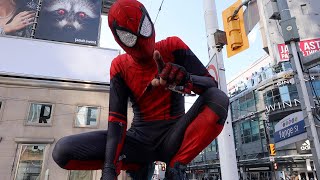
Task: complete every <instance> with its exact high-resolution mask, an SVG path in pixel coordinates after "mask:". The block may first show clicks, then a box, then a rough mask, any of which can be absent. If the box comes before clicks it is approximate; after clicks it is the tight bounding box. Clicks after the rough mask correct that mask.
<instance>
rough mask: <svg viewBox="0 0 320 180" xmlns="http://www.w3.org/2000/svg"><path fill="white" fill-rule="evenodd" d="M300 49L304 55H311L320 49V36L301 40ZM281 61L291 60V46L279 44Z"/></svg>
mask: <svg viewBox="0 0 320 180" xmlns="http://www.w3.org/2000/svg"><path fill="white" fill-rule="evenodd" d="M299 47H300V50H301V52H302V54H303V56H309V55H310V54H313V53H315V52H317V51H320V38H318V39H311V40H306V41H300V42H299ZM278 51H279V56H280V62H282V61H288V60H289V48H288V46H287V45H285V44H278Z"/></svg>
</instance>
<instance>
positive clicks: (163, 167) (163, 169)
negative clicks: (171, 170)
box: [161, 162, 166, 171]
mask: <svg viewBox="0 0 320 180" xmlns="http://www.w3.org/2000/svg"><path fill="white" fill-rule="evenodd" d="M161 170H162V171H166V164H165V163H163V162H162V163H161Z"/></svg>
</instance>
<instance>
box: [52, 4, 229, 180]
mask: <svg viewBox="0 0 320 180" xmlns="http://www.w3.org/2000/svg"><path fill="white" fill-rule="evenodd" d="M108 22H109V27H110V28H111V31H112V33H113V35H114V37H115V40H116V41H117V42H118V44H119V45H120V46H121V47H122V48H123V49H124V50H125V51H126V54H123V55H119V56H118V57H116V58H115V59H114V60H113V61H112V65H111V69H110V75H111V82H110V102H109V119H108V131H106V130H102V131H93V132H88V133H83V134H78V135H72V136H68V137H64V138H62V139H60V140H59V141H58V142H57V144H56V146H55V148H54V151H53V159H54V160H55V161H56V162H57V164H58V165H59V166H60V167H62V168H64V169H74V170H95V169H102V179H103V180H112V179H115V178H116V176H117V174H118V173H119V171H120V170H121V169H126V170H134V171H137V172H139V169H140V170H141V169H143V167H145V166H146V165H148V164H150V163H152V162H153V161H163V162H166V163H167V164H168V165H169V166H168V168H167V172H166V178H167V179H183V178H185V177H183V176H184V175H183V174H182V173H181V169H183V167H184V165H186V164H187V163H189V162H190V161H191V160H192V159H193V158H194V157H196V156H197V155H198V154H199V153H200V152H201V151H202V150H203V149H204V148H205V147H206V146H207V145H208V144H209V143H210V142H212V140H213V139H215V138H216V137H217V136H218V134H219V133H220V132H221V131H222V129H223V125H224V122H225V119H226V117H227V111H228V104H229V100H228V97H227V96H226V94H225V93H223V92H222V91H221V90H219V89H218V88H217V82H216V81H215V80H214V78H213V77H211V76H210V74H209V73H208V71H207V70H206V68H205V67H204V66H203V65H202V63H201V62H200V61H199V59H198V58H197V57H196V56H195V55H194V54H193V53H192V51H191V50H190V49H189V47H188V46H187V45H186V44H185V43H184V42H183V41H182V40H181V39H179V38H178V37H169V38H167V39H165V40H162V41H159V42H157V43H155V30H154V26H153V24H152V22H151V19H150V17H149V15H148V13H147V11H146V9H145V8H144V6H143V5H142V4H141V3H139V2H138V1H136V0H118V1H116V2H115V3H114V4H113V5H112V7H111V8H110V11H109V15H108ZM191 91H193V92H195V93H197V94H199V98H198V99H197V101H196V102H195V103H194V104H193V106H192V107H191V109H190V110H189V111H188V112H187V113H186V114H185V109H184V97H183V96H182V95H181V93H187V94H189V93H190V92H191ZM128 99H130V101H131V103H132V108H133V112H134V118H133V122H132V125H131V128H130V129H129V130H128V131H126V129H127V104H128ZM136 179H146V177H143V175H142V176H140V177H137V178H136Z"/></svg>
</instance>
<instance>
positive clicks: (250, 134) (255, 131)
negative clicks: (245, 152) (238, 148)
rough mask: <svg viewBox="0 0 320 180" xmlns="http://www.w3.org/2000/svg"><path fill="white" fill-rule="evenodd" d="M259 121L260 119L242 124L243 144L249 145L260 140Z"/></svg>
mask: <svg viewBox="0 0 320 180" xmlns="http://www.w3.org/2000/svg"><path fill="white" fill-rule="evenodd" d="M259 133H260V130H259V121H258V119H254V120H246V121H243V122H241V124H240V134H241V143H242V144H245V143H249V142H253V141H257V140H259Z"/></svg>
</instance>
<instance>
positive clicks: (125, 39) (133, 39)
mask: <svg viewBox="0 0 320 180" xmlns="http://www.w3.org/2000/svg"><path fill="white" fill-rule="evenodd" d="M116 32H117V35H118V37H119V39H120V41H121V42H122V43H123V44H124V45H126V46H128V47H133V46H134V45H135V44H136V43H137V39H138V37H137V36H136V35H134V34H132V33H130V32H127V31H123V30H118V29H117V30H116Z"/></svg>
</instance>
